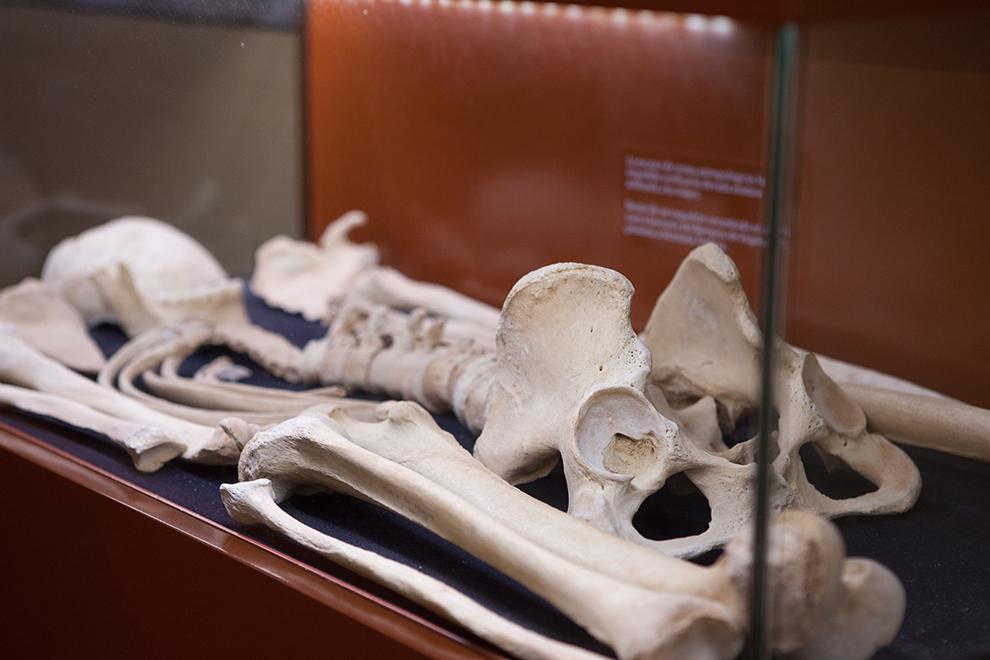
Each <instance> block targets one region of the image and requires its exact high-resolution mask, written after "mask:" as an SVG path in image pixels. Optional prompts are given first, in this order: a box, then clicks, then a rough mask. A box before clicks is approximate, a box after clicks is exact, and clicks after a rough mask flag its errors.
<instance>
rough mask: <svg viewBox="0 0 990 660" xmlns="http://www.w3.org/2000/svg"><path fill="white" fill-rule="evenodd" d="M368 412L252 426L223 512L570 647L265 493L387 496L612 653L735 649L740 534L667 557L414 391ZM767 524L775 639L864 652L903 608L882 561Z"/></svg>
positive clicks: (797, 647)
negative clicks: (519, 476)
mask: <svg viewBox="0 0 990 660" xmlns="http://www.w3.org/2000/svg"><path fill="white" fill-rule="evenodd" d="M380 417H381V421H378V422H373V423H369V422H362V421H358V420H354V419H351V418H349V416H348V415H346V414H345V413H342V412H339V411H338V412H334V413H333V414H332V415H331V416H330V417H327V416H326V415H322V414H318V413H307V414H304V415H301V416H299V417H297V418H295V419H293V420H290V421H288V422H286V423H284V424H281V425H279V426H276V427H274V428H272V429H269V430H268V431H265V432H262V433H259V434H258V435H256V436H255V437H254V438H253V439H251V441H250V442H249V443H248V444H247V445H246V446H245V448H244V451H243V452H242V454H241V460H240V464H239V475H240V479H241V483H238V484H233V485H225V486H223V487H222V492H223V498H224V503H225V505H226V506H227V509H228V511H229V512H230V514H231V515H232V516H233V517H235V518H236V519H237V520H239V521H241V522H253V523H263V524H265V525H267V526H269V527H271V528H272V529H274V530H276V531H279V532H281V533H284V534H287V535H288V536H289V537H290V538H292V539H294V540H295V541H296V542H298V543H301V544H303V545H305V546H307V547H309V548H311V549H314V550H317V551H318V552H322V553H323V554H324V555H326V556H328V557H330V558H331V559H334V560H336V561H340V562H342V563H344V564H345V565H347V566H348V567H349V568H351V569H353V570H357V571H358V572H360V573H362V574H364V575H367V576H369V577H372V578H373V579H377V580H379V581H381V582H383V583H385V584H388V585H390V586H394V587H396V588H397V589H399V590H400V591H401V592H402V593H403V594H404V595H406V596H408V597H410V598H413V599H415V600H417V601H419V602H421V603H423V604H424V605H426V606H427V607H430V608H431V609H433V610H434V611H437V612H439V613H441V614H444V615H446V616H448V617H450V618H454V619H455V620H458V621H460V622H461V623H463V624H464V625H466V626H467V627H468V628H470V629H471V630H473V631H474V632H476V633H478V634H479V635H482V636H483V637H486V638H488V639H489V640H491V641H493V642H495V643H497V644H500V645H503V646H507V645H508V646H509V648H511V649H512V650H513V651H514V652H516V653H519V654H520V655H524V656H531V657H547V656H556V655H557V654H558V653H560V654H562V655H568V654H573V652H572V651H571V650H569V649H568V650H565V649H561V648H560V647H559V646H557V647H556V648H553V647H548V646H546V644H547V643H548V642H547V640H542V639H539V638H534V637H532V636H530V637H528V638H526V639H521V638H516V637H515V636H512V635H508V633H509V632H510V631H507V630H505V626H504V622H503V621H502V620H501V619H500V618H499V617H498V616H497V615H495V614H493V613H491V612H489V611H486V610H484V609H482V608H480V607H477V606H475V607H474V608H473V609H471V610H470V611H468V610H467V609H466V608H465V605H464V597H463V596H461V595H459V594H451V593H450V592H449V589H445V588H443V587H440V586H438V585H436V584H435V583H430V582H423V576H418V579H416V577H415V576H416V575H417V574H415V573H414V571H412V569H409V568H406V567H401V566H397V565H396V564H395V563H394V562H391V561H389V560H385V559H383V558H381V557H377V556H374V555H367V554H361V553H360V551H358V550H357V549H355V548H352V547H349V546H347V545H346V544H343V543H342V542H340V541H337V540H335V539H332V538H330V537H327V536H325V535H323V534H320V533H318V532H316V531H315V530H312V529H310V528H307V527H306V526H305V525H302V524H300V523H299V522H298V521H295V520H294V519H293V518H291V516H289V515H288V514H287V513H285V512H284V511H283V510H282V509H280V508H279V507H278V505H277V503H278V502H279V501H281V500H283V499H285V498H286V497H288V496H290V495H291V493H292V492H293V491H295V490H299V489H304V490H306V491H307V492H308V491H310V490H311V489H312V488H313V487H315V488H318V489H325V490H330V491H337V492H342V493H346V494H350V495H356V496H358V497H361V498H363V499H367V500H369V501H371V502H373V503H377V504H379V505H381V506H384V507H386V508H388V509H390V510H392V511H394V512H396V513H399V514H401V515H403V516H405V517H408V518H410V519H411V520H413V521H415V522H417V523H419V524H421V525H423V526H425V527H427V528H428V529H430V530H432V531H434V532H436V533H437V534H439V535H440V536H442V537H444V538H446V539H448V540H450V541H452V542H453V543H455V544H457V545H459V546H461V547H462V548H464V549H465V550H467V551H468V552H471V553H472V554H475V555H476V556H478V557H479V558H481V559H482V560H484V561H486V562H487V563H489V564H491V565H492V566H494V567H495V568H497V569H499V570H500V571H502V572H504V573H506V574H507V575H509V576H510V577H513V578H514V579H516V580H517V581H519V582H520V583H522V584H523V585H525V586H526V587H528V588H530V589H531V590H533V591H534V592H535V593H537V594H538V595H540V596H543V597H544V598H545V599H547V600H548V601H549V602H551V603H552V604H554V605H556V606H557V607H558V608H560V609H561V610H562V611H563V612H564V613H565V614H567V615H568V616H570V617H571V618H573V619H574V620H575V621H576V622H578V623H579V624H581V625H582V626H584V627H585V628H586V629H587V630H588V631H589V632H590V633H591V634H592V635H594V636H595V637H597V638H598V639H599V640H601V641H603V642H604V643H606V644H609V645H610V646H612V648H613V649H615V651H616V653H617V654H618V656H619V657H620V658H653V657H663V658H731V657H735V655H736V654H737V653H738V652H739V649H740V647H741V644H742V638H743V634H744V621H745V611H744V603H745V599H746V598H745V592H746V588H747V585H748V583H749V580H750V577H749V575H750V573H749V567H750V559H751V551H750V549H749V545H748V541H747V539H746V538H745V537H740V538H739V539H736V540H735V541H733V542H732V543H730V544H729V546H728V547H727V549H726V552H725V553H724V555H723V556H722V557H721V558H720V559H719V561H718V562H716V564H715V565H714V566H712V567H710V568H705V567H701V566H696V565H693V564H689V563H686V562H683V561H680V560H676V559H673V558H669V557H665V556H663V555H661V554H658V553H654V552H651V551H649V550H647V549H644V548H641V547H639V546H636V545H633V544H630V543H628V542H626V541H623V540H622V539H619V538H617V537H615V536H612V535H608V534H603V533H602V532H600V531H598V530H596V529H594V528H592V527H590V526H588V525H586V524H584V523H583V522H581V521H579V520H577V519H575V518H572V517H569V516H567V515H565V514H563V513H562V512H560V511H558V510H556V509H553V508H552V507H549V506H548V505H545V504H543V503H542V502H539V501H538V500H535V499H533V498H530V497H529V496H527V495H525V494H524V493H522V492H520V491H518V490H516V489H514V488H512V487H510V486H508V485H507V484H506V483H505V482H504V481H502V480H501V479H500V478H499V477H498V476H497V475H495V474H494V473H492V472H491V471H489V470H487V469H486V468H485V467H484V466H482V465H481V464H480V463H478V462H477V461H476V460H474V459H473V458H471V456H470V455H469V454H468V453H467V452H466V451H465V450H463V449H462V448H461V447H460V446H459V445H458V444H457V443H456V441H455V440H454V439H453V438H452V437H451V436H450V435H449V434H446V433H444V432H443V431H442V430H440V429H439V427H437V426H436V424H435V422H434V421H433V419H432V417H431V416H430V415H429V414H428V413H427V412H426V411H425V410H423V409H422V408H420V407H418V406H416V405H415V404H412V403H396V404H385V405H384V406H383V407H382V409H381V414H380ZM674 432H675V433H676V431H674ZM773 529H774V531H773V533H772V538H773V539H774V543H773V546H772V547H773V548H774V550H773V553H772V554H771V559H770V565H771V567H772V570H771V573H772V575H773V576H774V582H773V585H772V586H773V589H772V591H773V593H774V594H775V598H776V599H777V600H776V602H777V603H778V605H779V608H778V609H779V618H778V619H777V621H776V623H775V625H774V626H773V627H772V629H771V637H772V641H773V646H774V648H775V649H776V650H777V651H779V652H782V653H791V652H797V653H802V652H804V653H805V654H806V655H807V657H815V658H831V657H836V658H838V657H840V656H839V655H838V654H837V653H836V652H835V651H834V649H835V648H836V646H835V644H837V643H838V642H840V641H841V643H842V645H843V646H842V652H843V653H844V654H845V655H842V656H841V657H844V658H858V657H868V656H869V655H870V654H871V653H872V652H873V651H874V650H875V649H876V648H877V647H878V646H880V645H883V644H886V643H888V642H889V641H890V640H891V639H892V638H893V636H894V635H895V634H896V631H897V629H898V627H899V625H900V621H901V618H902V616H903V606H904V594H903V589H902V588H901V586H900V584H899V582H898V581H897V578H896V577H894V576H893V574H891V573H890V572H889V571H887V570H886V569H885V568H883V567H882V566H880V565H879V564H876V563H875V562H872V561H869V560H862V559H852V560H844V550H843V548H842V542H841V538H840V537H839V535H838V533H837V532H836V531H835V530H834V528H833V527H831V526H830V525H829V524H828V523H825V522H824V521H822V520H820V519H818V518H816V517H814V516H812V515H810V514H807V513H800V512H790V513H788V514H786V515H784V516H781V518H780V519H778V522H777V523H776V524H775V525H774V528H773ZM565 651H566V652H565Z"/></svg>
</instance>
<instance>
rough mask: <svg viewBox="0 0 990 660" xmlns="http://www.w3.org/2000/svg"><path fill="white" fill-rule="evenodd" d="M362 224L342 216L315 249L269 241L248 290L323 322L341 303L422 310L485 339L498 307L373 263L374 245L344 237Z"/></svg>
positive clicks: (358, 216) (360, 217)
mask: <svg viewBox="0 0 990 660" xmlns="http://www.w3.org/2000/svg"><path fill="white" fill-rule="evenodd" d="M367 221H368V218H367V216H366V215H365V214H364V213H362V212H360V211H351V212H349V213H346V214H345V215H343V216H341V217H340V218H338V219H337V220H335V221H334V222H332V223H330V224H329V225H328V226H327V228H326V229H325V230H324V232H323V235H322V236H321V237H320V241H319V243H318V245H313V244H312V243H309V242H307V241H297V240H293V239H290V238H288V237H285V236H278V237H276V238H273V239H271V240H270V241H268V242H267V243H265V244H264V245H262V246H261V247H260V248H259V249H258V251H257V253H256V256H255V270H254V275H253V276H252V278H251V288H252V290H253V291H254V292H255V293H256V294H258V295H259V296H261V298H262V299H263V300H264V301H265V302H267V303H268V304H269V305H271V306H273V307H279V308H281V309H284V310H287V311H290V312H296V313H299V314H302V316H303V317H304V318H306V319H307V320H310V321H317V320H323V319H325V318H326V314H327V310H328V308H330V307H331V306H333V305H340V304H347V303H359V304H364V305H373V304H377V305H385V306H387V307H391V308H394V309H404V310H412V309H424V310H426V311H427V312H430V313H431V314H434V315H436V316H440V317H443V318H445V319H448V320H449V321H450V323H449V327H448V328H447V332H448V334H450V335H451V336H460V337H463V338H474V339H476V340H477V341H479V342H490V341H491V338H492V336H493V333H494V331H495V327H496V326H497V325H498V309H496V308H494V307H492V306H490V305H486V304H485V303H482V302H479V301H477V300H474V299H472V298H469V297H467V296H464V295H462V294H460V293H457V292H456V291H453V290H451V289H448V288H446V287H442V286H439V285H437V284H432V283H429V282H417V281H416V280H412V279H410V278H408V277H406V276H405V275H403V274H402V273H400V272H399V271H397V270H395V269H394V268H388V267H386V266H381V265H379V263H378V259H379V255H378V249H377V248H376V247H375V246H373V245H370V244H362V245H359V244H356V243H353V242H352V241H351V240H350V239H349V238H348V234H349V233H350V231H351V230H352V229H354V228H355V227H359V226H361V225H364V224H365V223H366V222H367Z"/></svg>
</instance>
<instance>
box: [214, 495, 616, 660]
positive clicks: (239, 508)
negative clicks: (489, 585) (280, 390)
mask: <svg viewBox="0 0 990 660" xmlns="http://www.w3.org/2000/svg"><path fill="white" fill-rule="evenodd" d="M221 493H222V496H223V502H224V506H226V507H227V511H228V512H229V513H230V515H231V517H232V518H234V519H235V520H237V521H238V522H241V523H244V524H262V525H265V526H267V527H268V528H269V529H272V530H274V531H276V532H279V533H280V534H283V535H285V536H287V537H288V538H290V539H292V540H293V541H294V542H296V543H298V544H299V545H301V546H303V547H305V548H307V549H309V550H312V551H313V552H316V553H319V554H321V555H323V556H324V557H327V558H328V559H331V560H332V561H334V562H336V563H338V564H340V565H341V566H344V567H345V568H347V569H349V570H351V571H354V572H355V573H357V574H359V575H362V576H364V577H366V578H368V579H371V580H374V581H376V582H378V583H381V584H385V585H388V586H389V587H391V588H392V589H394V590H395V591H396V592H398V593H400V594H402V595H403V596H405V597H406V598H409V599H410V600H413V601H415V602H417V603H419V604H420V605H423V606H424V607H426V608H428V609H429V610H431V611H433V612H435V613H437V614H440V615H442V616H445V617H447V618H448V619H451V620H453V621H459V622H461V623H462V624H463V625H464V627H465V628H467V629H468V630H470V631H471V632H473V633H474V634H476V635H478V636H479V637H481V638H483V639H487V640H489V641H491V642H493V643H494V644H497V645H498V646H500V647H502V648H503V649H505V650H507V651H509V652H510V653H512V654H514V655H518V656H520V657H524V658H534V659H537V660H553V659H556V658H562V659H565V660H594V659H596V658H602V657H603V656H600V655H598V654H596V653H591V652H588V651H585V650H584V649H581V648H578V647H575V646H571V645H569V644H564V643H561V642H558V641H556V640H553V639H550V638H547V637H544V636H542V635H539V634H537V633H534V632H532V631H530V630H527V629H526V628H524V627H522V626H520V625H518V624H516V623H513V622H511V621H508V620H507V619H504V618H502V617H501V616H499V615H498V614H496V613H495V612H493V611H491V610H489V609H487V608H485V607H483V606H481V605H479V604H478V603H477V602H475V601H474V600H471V599H470V598H468V597H467V596H465V595H464V594H462V593H460V592H459V591H457V590H455V589H453V588H451V587H449V586H448V585H446V584H444V583H443V582H441V581H439V580H437V579H434V578H431V577H429V576H428V575H424V574H423V573H420V572H419V571H417V570H416V569H414V568H410V567H409V566H406V565H405V564H401V563H399V562H397V561H394V560H391V559H388V558H386V557H382V556H381V555H377V554H375V553H374V552H371V551H369V550H365V549H363V548H359V547H357V546H353V545H350V544H348V543H345V542H343V541H340V540H338V539H335V538H333V537H332V536H327V535H326V534H322V533H320V532H318V531H316V530H314V529H312V528H310V527H307V526H306V525H304V524H302V523H300V522H299V521H297V520H296V519H295V518H293V517H292V516H290V515H289V514H287V513H286V512H285V511H283V510H282V509H281V508H279V506H278V503H277V501H276V497H275V493H274V491H273V489H272V483H271V481H269V480H268V479H257V480H255V481H247V482H243V483H237V484H224V485H223V486H221Z"/></svg>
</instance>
